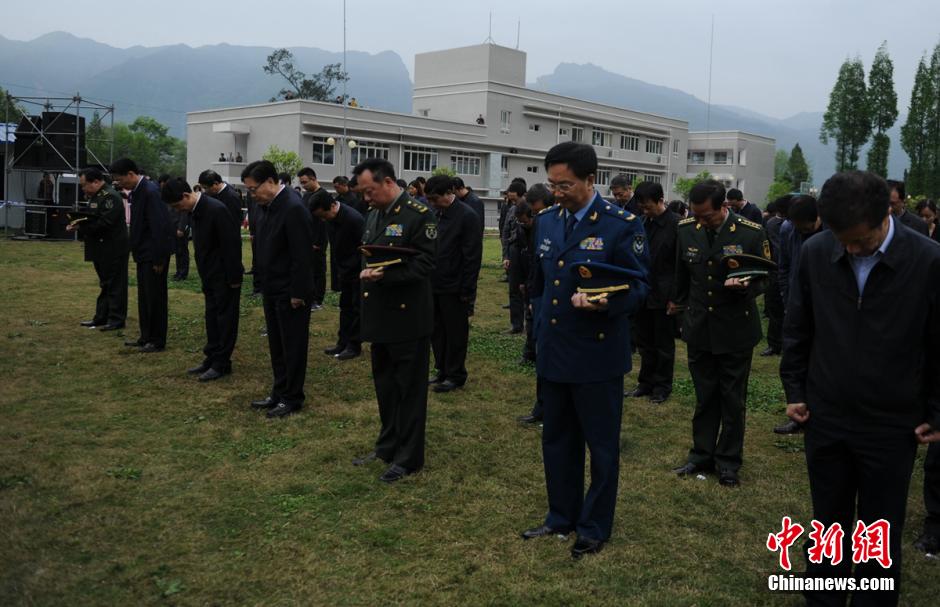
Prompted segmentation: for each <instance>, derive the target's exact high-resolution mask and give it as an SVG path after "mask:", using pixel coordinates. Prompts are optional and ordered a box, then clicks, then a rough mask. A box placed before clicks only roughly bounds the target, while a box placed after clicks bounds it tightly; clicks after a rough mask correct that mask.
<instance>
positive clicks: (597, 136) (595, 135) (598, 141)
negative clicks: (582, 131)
mask: <svg viewBox="0 0 940 607" xmlns="http://www.w3.org/2000/svg"><path fill="white" fill-rule="evenodd" d="M613 140H614V134H613V133H611V132H610V131H605V130H604V129H594V131H593V132H592V133H591V145H596V146H598V147H602V148H609V147H610V144H611V142H613Z"/></svg>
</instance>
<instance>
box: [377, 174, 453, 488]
mask: <svg viewBox="0 0 940 607" xmlns="http://www.w3.org/2000/svg"><path fill="white" fill-rule="evenodd" d="M436 239H437V222H436V221H435V218H434V214H433V213H431V212H430V211H429V210H428V208H427V207H426V206H424V205H423V204H421V203H420V202H416V201H415V200H412V199H411V198H410V197H409V196H408V194H407V193H406V192H402V193H401V195H400V196H399V197H398V198H397V199H396V200H395V201H394V202H393V203H392V204H390V205H389V206H388V207H387V208H386V209H385V210H384V211H383V210H379V209H375V208H373V209H372V210H370V211H369V215H368V217H367V218H366V225H365V232H364V233H363V236H362V240H363V243H364V244H373V245H387V246H400V247H408V248H411V249H415V250H417V254H416V255H412V256H408V257H405V258H404V259H403V260H402V262H401V263H397V264H395V265H390V266H387V267H385V268H384V276H383V277H382V278H381V279H380V280H378V281H375V282H366V281H362V283H361V289H362V324H361V332H362V339H363V341H368V342H372V348H371V352H372V376H373V381H374V382H375V394H376V399H377V400H378V403H379V417H380V418H381V421H382V429H381V431H380V432H379V437H378V440H376V444H375V453H376V455H377V456H378V458H379V459H382V460H383V461H385V462H387V463H390V464H397V465H398V466H401V467H403V468H405V469H406V470H408V471H412V472H413V471H416V470H418V469H420V468H421V467H422V466H424V428H425V420H426V418H427V405H428V363H429V356H430V336H431V331H432V330H433V328H434V313H433V305H434V304H433V299H432V296H431V279H430V276H431V270H432V269H433V268H434V255H435V250H436ZM363 267H364V265H363Z"/></svg>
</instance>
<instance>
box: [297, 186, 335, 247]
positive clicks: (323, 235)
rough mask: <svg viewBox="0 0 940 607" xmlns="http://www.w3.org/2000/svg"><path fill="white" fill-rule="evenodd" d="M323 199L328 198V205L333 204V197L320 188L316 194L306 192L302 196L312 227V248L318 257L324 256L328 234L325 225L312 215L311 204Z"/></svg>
mask: <svg viewBox="0 0 940 607" xmlns="http://www.w3.org/2000/svg"><path fill="white" fill-rule="evenodd" d="M323 198H329V200H330V204H332V203H333V197H332V196H331V195H330V193H329V192H327V191H326V188H324V187H322V186H321V187H320V189H318V190H317V191H316V192H306V193H304V196H303V201H304V205H305V206H306V207H307V210H308V211H309V212H310V219H311V221H312V225H313V246H314V247H316V251H317V252H318V253H319V254H320V255H326V246H327V243H329V234H328V230H327V228H326V223H324V222H323V221H322V220H321V219H320V218H319V217H316V216H315V215H314V214H313V202H314V201H316V200H321V199H323Z"/></svg>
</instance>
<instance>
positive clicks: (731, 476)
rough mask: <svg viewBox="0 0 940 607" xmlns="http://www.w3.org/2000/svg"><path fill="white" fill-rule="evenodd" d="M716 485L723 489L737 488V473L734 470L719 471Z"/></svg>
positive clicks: (738, 483) (739, 482)
mask: <svg viewBox="0 0 940 607" xmlns="http://www.w3.org/2000/svg"><path fill="white" fill-rule="evenodd" d="M718 484H719V485H721V486H723V487H737V486H738V485H740V484H741V481H739V480H738V473H737V472H736V471H734V470H719V471H718Z"/></svg>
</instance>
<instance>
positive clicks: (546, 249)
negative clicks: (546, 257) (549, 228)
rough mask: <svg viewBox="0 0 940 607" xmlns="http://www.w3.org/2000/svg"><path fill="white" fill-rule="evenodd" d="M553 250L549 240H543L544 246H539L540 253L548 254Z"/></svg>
mask: <svg viewBox="0 0 940 607" xmlns="http://www.w3.org/2000/svg"><path fill="white" fill-rule="evenodd" d="M551 250H552V241H551V240H550V239H548V238H544V239H542V244H540V245H539V251H544V252H546V253H548V252H549V251H551Z"/></svg>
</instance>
